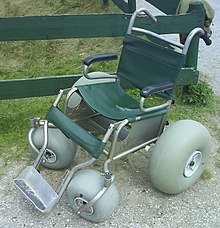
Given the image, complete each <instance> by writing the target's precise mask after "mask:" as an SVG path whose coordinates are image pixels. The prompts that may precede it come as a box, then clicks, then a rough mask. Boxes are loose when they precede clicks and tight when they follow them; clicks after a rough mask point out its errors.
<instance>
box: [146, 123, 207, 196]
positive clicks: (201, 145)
mask: <svg viewBox="0 0 220 228" xmlns="http://www.w3.org/2000/svg"><path fill="white" fill-rule="evenodd" d="M210 151H211V136H210V134H209V132H208V130H207V129H206V128H205V127H204V126H203V125H202V124H200V123H198V122H196V121H192V120H181V121H178V122H176V123H174V124H173V125H171V126H170V127H169V128H168V129H167V130H165V131H164V132H163V134H162V135H161V136H160V138H159V139H158V141H157V142H156V144H155V147H154V148H153V151H152V155H151V157H150V164H149V172H150V178H151V181H152V183H153V185H154V186H155V187H156V188H158V189H159V190H160V191H162V192H165V193H167V194H177V193H180V192H182V191H184V190H186V189H188V188H189V187H190V186H192V185H193V184H194V183H195V182H196V180H197V179H198V178H199V177H200V176H201V174H202V172H203V170H204V168H205V165H206V163H207V161H208V158H209V154H210Z"/></svg>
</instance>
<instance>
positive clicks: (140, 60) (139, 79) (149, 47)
mask: <svg viewBox="0 0 220 228" xmlns="http://www.w3.org/2000/svg"><path fill="white" fill-rule="evenodd" d="M156 41H157V42H156ZM162 44H164V45H162ZM184 61H185V55H183V54H182V53H180V52H177V51H174V49H172V48H168V44H167V43H166V42H161V40H159V39H158V38H154V39H152V41H150V40H149V39H146V40H145V39H142V38H140V37H136V36H133V35H128V34H127V35H126V36H125V39H124V42H123V49H122V52H121V57H120V61H119V66H118V70H117V75H118V77H119V78H122V79H125V80H126V81H128V82H130V83H131V84H132V85H133V86H135V87H138V88H139V89H142V88H144V87H145V86H148V85H152V84H155V83H161V82H172V83H174V84H176V81H177V78H178V75H179V73H180V70H181V68H182V66H183V64H184Z"/></svg>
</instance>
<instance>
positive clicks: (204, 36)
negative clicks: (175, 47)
mask: <svg viewBox="0 0 220 228" xmlns="http://www.w3.org/2000/svg"><path fill="white" fill-rule="evenodd" d="M197 34H198V35H199V36H200V38H202V39H203V40H204V42H205V43H206V45H211V43H212V41H211V40H210V39H209V37H208V35H207V33H206V32H205V31H204V30H203V29H202V28H194V29H193V30H192V31H191V32H190V33H189V35H188V36H187V38H186V41H185V44H184V48H183V52H182V53H183V54H185V55H186V54H187V52H188V49H189V46H190V44H191V42H192V40H193V38H194V36H195V35H197Z"/></svg>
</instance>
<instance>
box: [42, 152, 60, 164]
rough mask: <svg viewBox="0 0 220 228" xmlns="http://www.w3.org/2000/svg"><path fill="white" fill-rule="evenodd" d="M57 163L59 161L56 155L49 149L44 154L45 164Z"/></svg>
mask: <svg viewBox="0 0 220 228" xmlns="http://www.w3.org/2000/svg"><path fill="white" fill-rule="evenodd" d="M56 161H57V156H56V154H55V153H54V152H53V151H52V150H49V149H47V150H46V152H45V154H44V162H46V163H49V164H52V163H54V162H56Z"/></svg>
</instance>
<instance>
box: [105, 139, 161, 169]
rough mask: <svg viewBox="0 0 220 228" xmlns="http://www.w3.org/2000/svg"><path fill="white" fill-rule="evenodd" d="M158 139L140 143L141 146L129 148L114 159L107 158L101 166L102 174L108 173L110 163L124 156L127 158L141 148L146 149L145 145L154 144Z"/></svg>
mask: <svg viewBox="0 0 220 228" xmlns="http://www.w3.org/2000/svg"><path fill="white" fill-rule="evenodd" d="M158 138H159V137H156V138H153V139H151V140H149V141H147V142H144V143H142V144H140V145H138V146H136V147H133V148H131V149H129V150H126V151H124V152H122V153H120V154H119V155H116V156H115V157H112V158H109V159H108V160H106V161H105V162H104V165H103V169H104V172H105V173H109V169H108V164H109V163H110V162H112V161H116V160H118V159H120V158H122V157H125V156H127V155H129V154H131V153H134V152H135V151H138V150H140V149H141V148H144V147H146V146H147V145H150V144H151V143H154V142H156V141H157V139H158Z"/></svg>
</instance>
